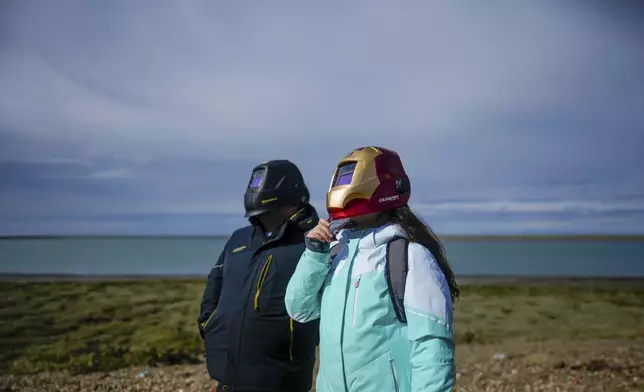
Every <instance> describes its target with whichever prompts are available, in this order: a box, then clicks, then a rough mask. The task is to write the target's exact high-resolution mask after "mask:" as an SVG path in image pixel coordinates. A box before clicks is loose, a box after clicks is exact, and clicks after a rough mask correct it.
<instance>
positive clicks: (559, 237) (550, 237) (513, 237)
mask: <svg viewBox="0 0 644 392" xmlns="http://www.w3.org/2000/svg"><path fill="white" fill-rule="evenodd" d="M229 237H230V235H224V234H195V235H163V234H161V235H155V234H149V235H147V234H143V235H119V234H104V235H103V234H90V235H85V234H60V235H55V234H52V235H48V234H42V235H40V234H16V235H0V241H1V240H39V239H215V240H227V239H228V238H229ZM438 237H439V238H440V239H441V241H457V242H458V241H467V242H476V241H591V242H592V241H619V242H624V241H626V242H644V234H602V233H596V234H444V235H440V234H439V235H438Z"/></svg>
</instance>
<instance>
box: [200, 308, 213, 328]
mask: <svg viewBox="0 0 644 392" xmlns="http://www.w3.org/2000/svg"><path fill="white" fill-rule="evenodd" d="M215 310H216V309H213V310H212V313H210V316H208V318H207V319H206V321H204V322H203V323H201V328H203V329H206V327H207V326H208V323H209V322H210V320H211V319H212V316H214V315H215Z"/></svg>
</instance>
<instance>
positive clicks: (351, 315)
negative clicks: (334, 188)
mask: <svg viewBox="0 0 644 392" xmlns="http://www.w3.org/2000/svg"><path fill="white" fill-rule="evenodd" d="M396 235H398V236H406V233H405V232H404V231H403V230H402V229H401V228H400V227H399V226H397V225H385V226H382V227H379V228H376V229H368V230H342V231H341V232H340V233H339V234H338V235H337V240H336V241H334V242H333V243H332V244H331V246H333V245H335V244H338V245H339V246H340V247H341V248H340V249H341V250H340V252H339V253H338V255H337V257H336V258H335V259H334V261H333V263H332V264H330V262H329V252H328V251H322V249H318V250H319V252H318V251H313V250H311V249H307V250H306V251H305V252H304V253H303V254H302V257H301V258H300V261H299V264H298V266H297V268H296V270H295V273H294V274H293V276H292V278H291V280H290V282H289V284H288V287H287V290H286V297H285V303H286V309H287V311H288V313H289V315H290V316H291V317H292V318H293V319H294V320H295V321H298V322H307V321H311V320H315V319H318V318H319V319H320V353H319V361H320V364H319V365H320V367H319V371H318V376H317V381H316V390H317V391H318V392H343V391H344V392H354V391H355V392H388V391H395V392H412V391H413V392H420V391H424V392H434V391H435V392H445V391H451V390H452V387H453V385H454V379H455V367H454V341H453V333H452V302H451V297H450V294H449V288H448V286H447V282H446V280H445V277H444V275H443V273H442V271H441V270H440V268H439V267H438V264H437V262H436V260H435V259H434V257H433V256H432V255H431V253H430V252H429V251H428V250H427V249H426V248H425V247H423V246H421V245H419V244H416V243H411V242H410V243H409V248H408V261H409V272H408V275H407V283H406V287H405V303H404V305H405V312H406V315H407V323H406V324H403V323H401V322H399V321H398V320H397V318H396V314H395V312H394V308H393V305H392V303H391V299H390V297H389V291H388V288H387V281H386V279H385V275H384V270H385V268H384V267H385V266H384V264H385V255H386V245H387V242H388V241H389V239H391V238H392V237H394V236H396Z"/></svg>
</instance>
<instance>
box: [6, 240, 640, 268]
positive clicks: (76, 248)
mask: <svg viewBox="0 0 644 392" xmlns="http://www.w3.org/2000/svg"><path fill="white" fill-rule="evenodd" d="M225 242H226V238H224V237H198V238H197V237H177V238H154V237H147V238H146V237H133V238H128V237H84V238H82V237H80V238H79V237H60V238H4V239H0V273H1V274H82V275H105V274H108V275H206V274H207V273H208V272H209V271H210V269H211V268H212V266H213V265H214V264H215V262H216V261H217V258H218V257H219V253H220V252H221V250H222V249H223V246H224V244H225ZM444 245H445V249H446V252H447V256H448V260H449V262H450V264H451V265H452V268H453V269H454V271H455V273H456V274H457V275H460V276H468V275H469V276H480V275H485V276H518V277H522V276H525V277H530V276H546V277H558V276H566V277H575V276H579V277H589V276H593V277H644V241H638V240H633V241H623V240H619V241H615V240H613V241H611V240H581V239H572V240H571V239H539V240H535V239H525V240H522V239H510V240H507V239H489V240H488V239H485V240H483V239H476V240H462V239H460V240H449V239H447V240H444Z"/></svg>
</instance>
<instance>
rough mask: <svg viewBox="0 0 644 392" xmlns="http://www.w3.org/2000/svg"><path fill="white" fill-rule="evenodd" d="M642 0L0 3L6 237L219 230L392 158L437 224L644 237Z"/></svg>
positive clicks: (0, 212)
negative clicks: (270, 169) (272, 202)
mask: <svg viewBox="0 0 644 392" xmlns="http://www.w3.org/2000/svg"><path fill="white" fill-rule="evenodd" d="M637 3H638V2H635V1H633V2H629V1H623V2H596V3H595V2H587V1H586V2H554V1H552V2H541V1H539V2H536V1H535V2H510V1H505V2H504V1H499V2H493V3H488V2H486V3H478V2H476V3H471V2H470V3H467V4H465V3H457V2H425V1H413V0H412V1H409V2H404V3H401V2H390V1H382V0H371V1H366V0H364V1H361V0H357V1H353V2H339V1H329V2H296V1H286V0H285V1H276V2H250V1H234V2H232V1H169V0H168V1H166V0H141V1H130V0H113V1H109V2H107V1H74V0H65V1H56V2H52V1H46V0H42V1H37V0H29V1H24V0H7V1H3V2H2V4H1V5H0V58H1V59H2V60H1V61H0V235H63V234H83V235H84V234H88V235H89V234H91V235H95V234H96V235H98V234H117V235H139V234H140V235H194V234H207V235H210V234H221V235H226V234H229V233H230V232H232V231H233V230H234V229H235V228H237V227H240V226H242V225H245V224H247V221H246V220H245V219H244V218H243V212H244V209H243V193H244V190H245V186H246V184H247V182H248V179H249V177H250V172H251V170H252V168H253V167H254V166H255V165H256V164H258V163H261V162H263V161H266V160H271V159H289V160H291V161H293V162H294V163H295V164H297V165H298V166H299V167H300V169H301V171H302V172H303V174H304V176H305V180H306V182H307V185H308V187H309V189H310V191H311V197H312V200H313V204H314V205H315V206H316V208H317V209H318V212H319V213H320V215H321V216H326V212H325V201H324V200H325V192H326V191H327V190H328V186H329V181H330V177H331V175H332V174H333V170H334V167H335V165H336V163H337V161H338V160H339V159H340V158H341V157H342V156H343V155H345V154H346V153H347V152H349V151H350V150H352V149H354V148H356V147H361V146H365V145H378V146H382V147H387V148H391V149H394V150H396V151H397V152H398V153H399V154H400V155H401V157H402V160H403V163H404V165H405V167H406V170H407V172H408V174H409V175H410V177H411V181H412V189H413V190H412V196H411V202H410V204H411V207H412V208H413V209H414V210H415V211H416V212H418V213H419V214H421V215H422V216H423V217H424V219H425V221H426V222H427V223H428V224H430V226H432V228H433V229H434V230H435V231H436V232H437V233H439V234H532V233H535V234H536V233H554V234H566V233H571V234H583V233H641V234H644V153H643V152H644V45H642V42H644V6H641V5H638V4H637Z"/></svg>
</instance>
